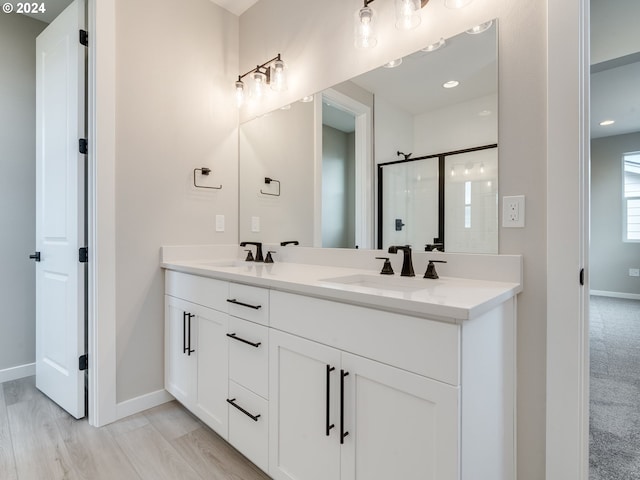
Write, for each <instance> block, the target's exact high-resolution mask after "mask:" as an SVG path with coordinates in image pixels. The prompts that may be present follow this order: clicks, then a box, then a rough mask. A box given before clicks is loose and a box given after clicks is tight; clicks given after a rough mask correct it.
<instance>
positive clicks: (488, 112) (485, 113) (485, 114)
mask: <svg viewBox="0 0 640 480" xmlns="http://www.w3.org/2000/svg"><path fill="white" fill-rule="evenodd" d="M491 113H492V112H491V110H480V111H479V112H478V116H479V117H488V116H489V115H491Z"/></svg>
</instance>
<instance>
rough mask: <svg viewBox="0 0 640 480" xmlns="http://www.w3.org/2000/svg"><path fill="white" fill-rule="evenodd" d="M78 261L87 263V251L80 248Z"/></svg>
mask: <svg viewBox="0 0 640 480" xmlns="http://www.w3.org/2000/svg"><path fill="white" fill-rule="evenodd" d="M78 261H79V262H80V263H87V262H88V261H89V249H88V248H87V247H82V248H80V249H79V250H78Z"/></svg>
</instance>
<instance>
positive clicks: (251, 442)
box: [229, 380, 269, 472]
mask: <svg viewBox="0 0 640 480" xmlns="http://www.w3.org/2000/svg"><path fill="white" fill-rule="evenodd" d="M229 400H232V401H233V404H229V443H230V444H231V445H233V446H234V447H236V448H237V449H238V450H239V451H240V452H241V453H242V454H243V455H244V456H245V457H247V458H248V459H249V460H251V461H252V462H253V463H255V464H256V465H257V466H258V467H260V468H261V469H262V470H264V471H265V472H267V471H268V469H269V443H268V442H269V403H268V402H267V401H266V400H265V399H264V398H262V397H259V396H258V395H256V394H255V393H253V392H250V391H249V390H247V389H246V388H243V387H242V386H240V385H238V384H237V383H235V382H233V381H231V380H230V381H229ZM234 405H235V406H234ZM238 407H239V408H238ZM240 409H243V410H244V412H243V411H242V410H240ZM250 415H251V416H253V418H252V417H251V416H250ZM256 417H257V418H256Z"/></svg>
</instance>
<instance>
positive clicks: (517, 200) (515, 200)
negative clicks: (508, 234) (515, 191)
mask: <svg viewBox="0 0 640 480" xmlns="http://www.w3.org/2000/svg"><path fill="white" fill-rule="evenodd" d="M502 226H503V227H505V228H523V227H524V195H514V196H511V197H502Z"/></svg>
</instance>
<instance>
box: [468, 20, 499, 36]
mask: <svg viewBox="0 0 640 480" xmlns="http://www.w3.org/2000/svg"><path fill="white" fill-rule="evenodd" d="M491 25H493V20H489V21H488V22H484V23H481V24H480V25H476V26H475V27H471V28H470V29H469V30H465V31H466V32H467V33H468V34H469V35H477V34H478V33H482V32H486V31H487V30H489V28H491Z"/></svg>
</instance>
